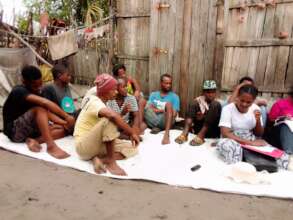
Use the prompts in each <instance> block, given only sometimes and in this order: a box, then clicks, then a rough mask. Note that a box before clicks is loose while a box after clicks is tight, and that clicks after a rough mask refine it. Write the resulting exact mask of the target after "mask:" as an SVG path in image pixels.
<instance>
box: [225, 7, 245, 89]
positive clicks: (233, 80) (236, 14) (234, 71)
mask: <svg viewBox="0 0 293 220" xmlns="http://www.w3.org/2000/svg"><path fill="white" fill-rule="evenodd" d="M231 15H232V17H231V19H232V20H233V22H232V25H231V29H230V31H231V32H232V33H233V38H234V39H235V40H239V38H240V36H241V35H240V33H242V30H243V28H242V24H241V22H240V21H239V18H240V16H243V17H244V21H245V22H246V20H247V13H243V12H241V11H240V10H238V9H234V10H232V11H231ZM244 21H243V22H244ZM240 53H241V48H238V47H234V50H233V55H232V61H231V67H230V70H229V71H228V72H227V73H226V74H228V75H227V76H228V77H227V79H228V82H227V85H229V86H230V87H233V86H234V85H235V84H237V83H238V82H237V80H238V74H239V72H238V71H239V58H240Z"/></svg>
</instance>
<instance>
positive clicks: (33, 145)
mask: <svg viewBox="0 0 293 220" xmlns="http://www.w3.org/2000/svg"><path fill="white" fill-rule="evenodd" d="M25 143H26V145H27V147H28V149H29V150H30V151H32V152H40V151H41V149H42V148H41V145H40V144H39V142H38V141H36V140H35V139H32V138H27V139H26V141H25Z"/></svg>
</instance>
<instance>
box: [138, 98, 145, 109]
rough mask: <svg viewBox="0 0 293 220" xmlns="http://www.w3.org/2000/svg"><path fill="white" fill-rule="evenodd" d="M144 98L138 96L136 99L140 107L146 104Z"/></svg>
mask: <svg viewBox="0 0 293 220" xmlns="http://www.w3.org/2000/svg"><path fill="white" fill-rule="evenodd" d="M146 103H147V102H146V100H145V99H144V98H140V99H139V100H138V105H139V106H140V107H143V108H144V107H145V106H146Z"/></svg>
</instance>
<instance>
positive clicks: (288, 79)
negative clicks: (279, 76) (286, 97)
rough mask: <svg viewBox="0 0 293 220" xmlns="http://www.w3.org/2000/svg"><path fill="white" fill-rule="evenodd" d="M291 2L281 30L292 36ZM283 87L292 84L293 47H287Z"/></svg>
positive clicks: (292, 8)
mask: <svg viewBox="0 0 293 220" xmlns="http://www.w3.org/2000/svg"><path fill="white" fill-rule="evenodd" d="M292 11H293V4H289V5H287V6H286V14H285V22H284V24H283V31H287V32H288V34H289V36H291V37H292V36H293V28H292V27H293V13H292ZM284 86H285V88H290V87H292V86H293V47H292V46H291V47H289V54H288V64H287V69H286V76H285V83H284Z"/></svg>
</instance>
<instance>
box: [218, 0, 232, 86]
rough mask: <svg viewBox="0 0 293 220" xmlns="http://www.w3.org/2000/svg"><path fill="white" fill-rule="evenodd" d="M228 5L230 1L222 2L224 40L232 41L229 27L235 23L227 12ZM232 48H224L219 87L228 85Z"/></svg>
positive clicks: (230, 13) (229, 12)
mask: <svg viewBox="0 0 293 220" xmlns="http://www.w3.org/2000/svg"><path fill="white" fill-rule="evenodd" d="M229 5H230V1H224V36H223V41H224V39H226V40H233V38H232V36H231V34H230V33H231V31H230V27H231V26H232V22H233V21H235V20H234V19H231V18H232V12H233V11H232V12H231V11H229ZM233 50H234V48H232V47H230V48H224V60H223V71H222V74H221V75H222V80H221V86H226V85H227V84H228V77H227V76H228V74H229V71H230V67H231V62H232V55H233Z"/></svg>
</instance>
